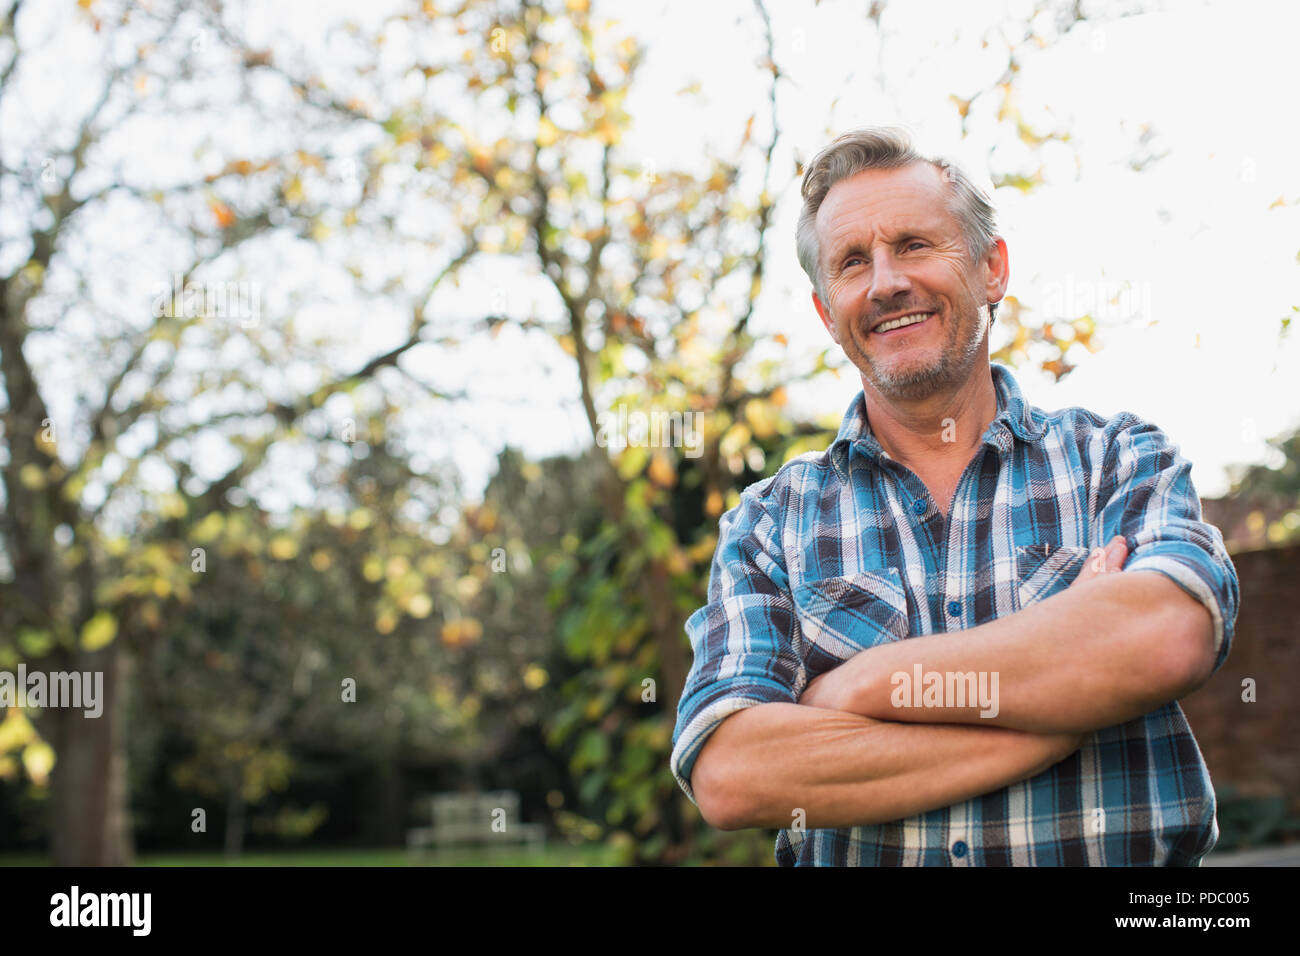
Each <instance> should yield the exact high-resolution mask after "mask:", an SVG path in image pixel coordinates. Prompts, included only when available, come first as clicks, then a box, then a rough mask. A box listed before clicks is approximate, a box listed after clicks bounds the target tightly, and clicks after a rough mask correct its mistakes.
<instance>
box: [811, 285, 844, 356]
mask: <svg viewBox="0 0 1300 956" xmlns="http://www.w3.org/2000/svg"><path fill="white" fill-rule="evenodd" d="M812 300H813V308H814V309H816V310H817V317H818V318H820V319H821V320H822V325H824V326H826V331H827V332H829V333H830V334H831V339H832V340H833V341H834V342H835V344H836V345H839V344H840V336H839V333H838V332H836V331H835V320H834V319H832V318H831V313H830V310H829V309H827V308H826V306H825V304H824V303H823V302H822V300H821V298H820V297H819V296H818V295H817V292H816V290H814V291H813V294H812Z"/></svg>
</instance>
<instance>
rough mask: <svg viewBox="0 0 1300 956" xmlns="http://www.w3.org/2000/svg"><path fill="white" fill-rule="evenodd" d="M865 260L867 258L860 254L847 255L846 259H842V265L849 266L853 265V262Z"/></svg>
mask: <svg viewBox="0 0 1300 956" xmlns="http://www.w3.org/2000/svg"><path fill="white" fill-rule="evenodd" d="M866 261H867V260H866V259H863V258H862V257H861V256H849V257H848V258H847V259H845V260H844V267H845V268H848V267H849V266H851V265H853V264H854V263H855V262H866Z"/></svg>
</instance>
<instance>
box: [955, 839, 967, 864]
mask: <svg viewBox="0 0 1300 956" xmlns="http://www.w3.org/2000/svg"><path fill="white" fill-rule="evenodd" d="M966 850H967V847H966V843H965V841H963V840H958V841H957V842H956V843H954V844H953V845H952V855H953V856H955V857H956V858H957V859H959V860H960V859H961V858H962V857H964V856H965V855H966Z"/></svg>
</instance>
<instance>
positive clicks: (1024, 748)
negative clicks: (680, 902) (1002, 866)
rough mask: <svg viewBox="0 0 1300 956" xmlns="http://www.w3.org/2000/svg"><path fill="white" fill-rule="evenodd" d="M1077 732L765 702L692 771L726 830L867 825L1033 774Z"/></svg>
mask: <svg viewBox="0 0 1300 956" xmlns="http://www.w3.org/2000/svg"><path fill="white" fill-rule="evenodd" d="M1079 742H1080V738H1079V737H1078V736H1077V735H1067V734H1059V735H1044V734H1031V733H1023V732H1020V731H1016V730H1008V729H1004V728H1000V727H959V726H950V725H919V724H900V723H893V722H889V721H878V720H873V719H871V718H867V717H861V716H858V715H856V714H849V713H845V712H843V711H838V710H829V709H824V708H820V707H805V706H803V705H800V704H783V703H772V704H759V705H757V706H754V707H750V708H747V709H746V710H742V711H740V712H739V713H737V714H733V715H732V716H731V717H728V718H727V719H726V720H724V721H723V722H722V724H721V725H720V726H719V727H718V729H717V730H715V731H714V732H713V734H712V736H711V737H710V738H709V740H708V742H707V743H706V744H705V745H704V749H703V750H702V751H701V752H700V755H699V757H698V758H697V760H696V762H695V768H694V771H693V772H692V774H691V781H692V786H693V788H694V790H695V794H696V799H697V800H698V801H699V806H700V810H701V811H702V812H703V813H704V815H705V818H706V819H707V820H709V822H710V823H713V824H714V825H715V826H719V827H721V828H723V829H729V830H730V829H739V828H742V827H789V826H791V825H792V824H793V823H794V822H795V821H796V820H797V819H799V816H798V813H797V811H800V810H802V811H803V818H802V821H803V825H804V826H805V827H806V828H808V829H815V828H821V827H847V826H864V825H868V824H873V823H885V822H889V821H891V820H900V819H903V818H905V817H909V816H912V815H914V814H917V813H924V812H926V811H929V810H935V809H938V808H941V807H947V806H951V805H952V804H954V803H959V802H961V801H963V800H968V799H970V798H971V797H975V796H978V795H980V794H984V793H989V792H990V791H993V790H998V789H1000V788H1002V787H1005V786H1007V785H1008V784H1011V783H1014V782H1016V781H1018V780H1024V779H1027V778H1029V777H1033V776H1035V775H1037V774H1039V773H1041V772H1042V771H1044V770H1046V769H1047V768H1048V767H1050V766H1052V765H1053V764H1054V763H1057V762H1058V761H1060V760H1061V759H1063V758H1064V757H1065V756H1067V755H1068V754H1070V753H1073V752H1074V751H1075V750H1076V749H1078V746H1079Z"/></svg>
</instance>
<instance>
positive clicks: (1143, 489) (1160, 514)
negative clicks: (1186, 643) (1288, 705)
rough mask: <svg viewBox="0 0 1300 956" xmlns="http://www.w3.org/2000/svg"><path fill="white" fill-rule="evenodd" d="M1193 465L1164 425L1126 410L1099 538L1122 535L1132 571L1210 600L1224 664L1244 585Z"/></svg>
mask: <svg viewBox="0 0 1300 956" xmlns="http://www.w3.org/2000/svg"><path fill="white" fill-rule="evenodd" d="M1191 470H1192V466H1191V463H1190V462H1189V461H1188V460H1187V459H1186V458H1184V457H1182V455H1181V454H1179V451H1178V447H1177V446H1176V445H1173V444H1171V443H1170V441H1169V438H1168V437H1167V436H1166V435H1165V434H1164V432H1162V431H1161V430H1160V429H1159V428H1156V427H1155V426H1154V425H1152V424H1150V423H1148V422H1145V421H1142V420H1141V419H1138V418H1136V416H1132V415H1127V416H1124V419H1123V425H1122V427H1121V428H1120V429H1119V430H1118V433H1117V434H1116V435H1115V437H1114V439H1113V440H1112V442H1111V443H1110V447H1109V449H1108V454H1107V455H1106V466H1105V478H1104V480H1103V489H1104V490H1103V494H1102V497H1101V500H1102V501H1104V502H1105V504H1104V506H1103V508H1102V512H1101V526H1102V528H1103V535H1102V538H1101V542H1100V543H1105V542H1106V541H1108V540H1110V538H1112V537H1113V536H1114V535H1116V534H1121V535H1123V536H1124V537H1125V538H1126V539H1127V540H1128V547H1129V556H1128V560H1127V561H1126V562H1125V564H1124V570H1125V571H1158V572H1160V573H1161V574H1163V575H1165V576H1166V577H1168V578H1169V579H1170V580H1172V581H1173V582H1174V583H1175V584H1177V585H1178V586H1179V587H1180V588H1182V589H1183V590H1184V591H1186V592H1187V593H1188V594H1190V595H1191V596H1192V597H1194V598H1196V600H1198V601H1200V602H1201V604H1203V605H1204V606H1205V609H1206V610H1207V611H1208V612H1209V613H1210V618H1211V619H1212V620H1213V622H1214V649H1215V658H1214V671H1217V670H1218V669H1219V668H1220V667H1221V666H1222V665H1223V662H1224V661H1225V660H1226V659H1227V657H1228V652H1229V650H1230V649H1231V646H1232V637H1233V633H1234V630H1235V625H1236V619H1237V606H1238V602H1239V600H1240V590H1239V586H1238V581H1237V570H1236V568H1234V567H1233V565H1232V560H1231V559H1230V558H1229V557H1228V551H1227V548H1226V547H1225V546H1224V543H1223V535H1222V533H1221V532H1220V531H1219V529H1218V528H1216V527H1215V526H1214V525H1212V524H1208V523H1206V522H1205V521H1203V520H1202V518H1201V499H1200V497H1199V496H1198V495H1197V494H1196V489H1195V488H1194V487H1193V486H1192V479H1191ZM1211 673H1213V671H1212V672H1211Z"/></svg>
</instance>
